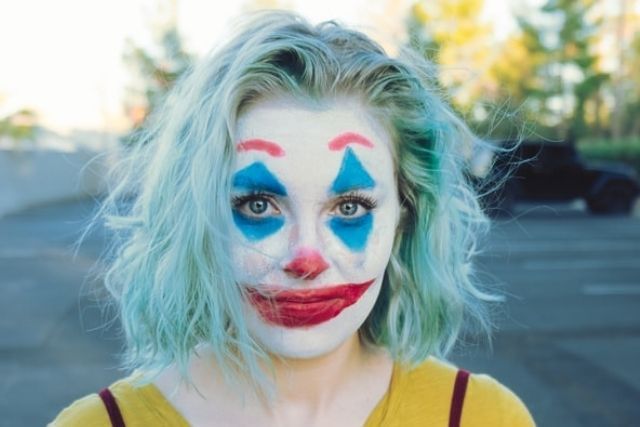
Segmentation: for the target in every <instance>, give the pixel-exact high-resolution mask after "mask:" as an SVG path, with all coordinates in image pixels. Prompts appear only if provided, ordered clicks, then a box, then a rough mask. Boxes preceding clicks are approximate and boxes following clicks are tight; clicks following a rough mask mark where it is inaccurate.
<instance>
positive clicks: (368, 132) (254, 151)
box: [235, 97, 393, 173]
mask: <svg viewBox="0 0 640 427" xmlns="http://www.w3.org/2000/svg"><path fill="white" fill-rule="evenodd" d="M235 142H236V144H237V146H236V148H237V151H238V156H237V162H236V164H237V167H241V166H242V165H243V164H247V162H250V161H251V160H256V159H260V160H261V161H263V162H264V163H269V164H278V165H282V164H285V163H286V164H288V167H289V168H290V169H292V170H291V172H293V171H294V170H295V169H296V168H295V167H293V165H292V163H295V164H306V166H307V167H308V166H309V165H310V164H314V165H316V166H319V165H322V166H326V167H329V166H331V165H333V163H336V162H339V161H340V160H341V159H342V157H343V154H344V152H345V150H346V148H347V147H352V148H353V150H354V151H355V152H356V155H357V156H358V158H359V159H360V160H361V161H362V162H363V163H365V164H369V165H370V166H371V167H373V166H374V165H376V168H378V167H381V166H383V165H387V166H388V167H391V168H393V162H392V155H391V153H392V141H391V137H390V135H389V133H388V132H387V130H386V129H385V128H384V126H383V125H382V124H381V123H379V122H378V121H376V120H375V118H374V116H373V115H372V114H371V113H370V112H369V110H368V109H367V108H365V106H364V105H363V103H362V102H361V101H360V100H358V99H356V98H352V97H345V98H338V99H334V100H330V101H325V102H323V103H322V104H315V103H311V102H308V103H307V102H303V101H299V100H295V99H292V98H268V99H264V100H260V101H258V102H256V103H254V104H252V105H251V106H249V107H247V108H246V109H245V110H244V111H243V112H242V113H241V114H240V117H239V119H238V122H237V126H236V134H235ZM324 162H327V163H324ZM333 166H335V165H333ZM315 169H317V168H315ZM306 172H307V173H309V169H307V170H306Z"/></svg>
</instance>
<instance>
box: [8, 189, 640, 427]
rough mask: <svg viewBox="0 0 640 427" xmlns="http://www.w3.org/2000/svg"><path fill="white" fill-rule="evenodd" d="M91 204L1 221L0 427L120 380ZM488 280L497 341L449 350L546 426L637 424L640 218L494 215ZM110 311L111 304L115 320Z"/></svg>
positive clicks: (560, 212)
mask: <svg viewBox="0 0 640 427" xmlns="http://www.w3.org/2000/svg"><path fill="white" fill-rule="evenodd" d="M93 207H94V205H93V203H92V202H91V201H83V202H70V203H64V204H59V205H55V206H48V207H44V208H40V209H35V210H31V211H28V212H24V213H22V214H19V215H15V216H11V217H6V218H4V219H0V312H1V313H2V316H1V317H0V414H2V417H0V425H2V426H5V425H6V426H40V425H43V424H45V423H46V422H47V421H48V420H50V419H51V418H52V417H53V416H54V415H55V414H56V413H57V412H58V411H59V410H60V408H62V407H63V406H65V405H66V404H68V403H69V402H71V401H72V400H73V399H75V398H77V397H79V396H81V395H84V394H87V393H90V392H93V391H96V390H98V389H99V388H101V387H103V386H104V385H105V384H108V383H110V382H111V381H113V380H114V379H116V378H118V377H120V376H121V375H122V373H121V372H119V371H118V370H117V368H116V366H117V358H116V357H115V353H116V352H117V351H118V349H119V348H120V346H121V340H120V339H119V337H118V330H117V327H115V326H113V325H111V326H109V325H108V324H107V327H106V328H101V326H103V325H105V324H106V323H107V322H106V320H105V317H104V316H103V315H102V312H101V308H100V306H101V304H100V302H101V301H102V300H103V295H101V293H100V292H99V291H98V290H99V285H100V282H99V280H97V279H94V278H92V277H87V272H88V271H89V270H90V269H91V268H92V266H94V265H95V261H96V259H97V257H98V254H99V253H100V251H101V249H102V247H103V242H104V240H105V239H104V233H103V230H101V229H98V230H96V231H95V232H94V233H92V234H90V235H89V236H88V237H87V239H86V240H85V244H84V245H83V246H82V247H81V249H80V250H79V251H78V253H77V254H76V255H75V257H74V253H73V252H74V251H73V247H72V244H73V242H74V241H75V240H76V239H77V238H78V236H79V234H78V233H79V230H81V229H82V227H83V224H84V223H85V221H86V218H87V216H88V215H89V214H90V213H91V212H92V209H93ZM486 247H487V251H486V253H485V254H484V255H483V257H482V259H481V269H480V271H481V273H480V275H481V278H482V279H483V280H484V281H486V282H492V283H496V284H500V286H501V287H500V290H501V291H502V292H504V293H505V294H506V295H507V297H506V304H504V305H503V306H502V309H501V310H500V312H499V316H498V317H497V318H498V322H497V323H498V326H499V330H498V332H497V333H496V334H495V335H494V340H493V349H492V351H489V350H488V349H487V348H486V345H472V344H469V345H467V346H465V347H463V348H459V349H457V350H456V353H455V355H454V356H453V359H454V360H455V361H456V362H457V363H459V364H461V365H463V366H465V367H467V368H469V369H471V370H473V371H475V372H487V373H490V374H492V375H494V376H496V377H497V378H499V379H500V380H501V381H502V382H503V383H505V384H507V385H508V386H509V387H511V388H512V389H514V390H515V391H516V392H517V393H518V394H519V395H520V396H521V397H522V399H523V400H524V401H525V402H526V403H527V405H528V406H529V407H530V409H531V411H532V412H533V414H534V417H535V418H536V420H537V422H538V424H539V425H541V426H564V427H571V426H599V427H600V426H631V425H637V420H638V419H640V405H638V402H640V369H638V368H637V360H640V310H638V308H639V306H640V219H637V218H597V217H591V216H588V215H587V214H585V213H584V212H582V211H581V210H579V209H575V208H571V207H557V208H556V209H554V210H551V209H534V210H533V211H527V212H525V211H522V212H520V215H519V217H518V218H517V219H511V220H505V219H501V220H499V221H498V222H497V223H496V225H495V228H494V230H493V232H492V233H491V235H490V236H489V239H488V241H487V243H486ZM108 316H109V314H108V313H107V318H108Z"/></svg>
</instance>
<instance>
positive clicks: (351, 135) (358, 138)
mask: <svg viewBox="0 0 640 427" xmlns="http://www.w3.org/2000/svg"><path fill="white" fill-rule="evenodd" d="M349 144H360V145H364V146H365V147H368V148H372V147H373V143H372V142H371V141H369V140H368V139H367V138H365V137H364V136H362V135H360V134H359V133H355V132H345V133H342V134H340V135H338V136H336V137H335V138H333V139H332V140H331V141H329V150H331V151H340V150H342V149H343V148H344V147H346V146H347V145H349Z"/></svg>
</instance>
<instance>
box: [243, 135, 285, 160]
mask: <svg viewBox="0 0 640 427" xmlns="http://www.w3.org/2000/svg"><path fill="white" fill-rule="evenodd" d="M236 150H237V151H239V152H240V151H250V150H256V151H264V152H265V153H267V154H268V155H270V156H272V157H283V156H284V149H283V148H282V147H280V146H279V145H278V144H276V143H275V142H271V141H265V140H264V139H248V140H246V141H242V142H240V143H239V144H238V145H236Z"/></svg>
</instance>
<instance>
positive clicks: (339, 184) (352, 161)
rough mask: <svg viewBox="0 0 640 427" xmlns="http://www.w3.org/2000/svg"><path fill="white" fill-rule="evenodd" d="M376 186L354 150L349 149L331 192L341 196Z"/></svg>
mask: <svg viewBox="0 0 640 427" xmlns="http://www.w3.org/2000/svg"><path fill="white" fill-rule="evenodd" d="M375 185H376V183H375V181H374V180H373V179H372V178H371V176H370V175H369V174H368V173H367V171H366V170H365V169H364V166H362V163H360V160H358V158H357V157H356V155H355V153H354V152H353V150H352V149H351V148H350V147H347V149H346V150H345V153H344V157H343V158H342V164H341V165H340V170H339V171H338V176H337V177H336V179H335V180H334V181H333V184H331V191H332V192H334V193H336V194H340V193H346V192H347V191H352V190H360V189H367V188H373V187H375Z"/></svg>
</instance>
